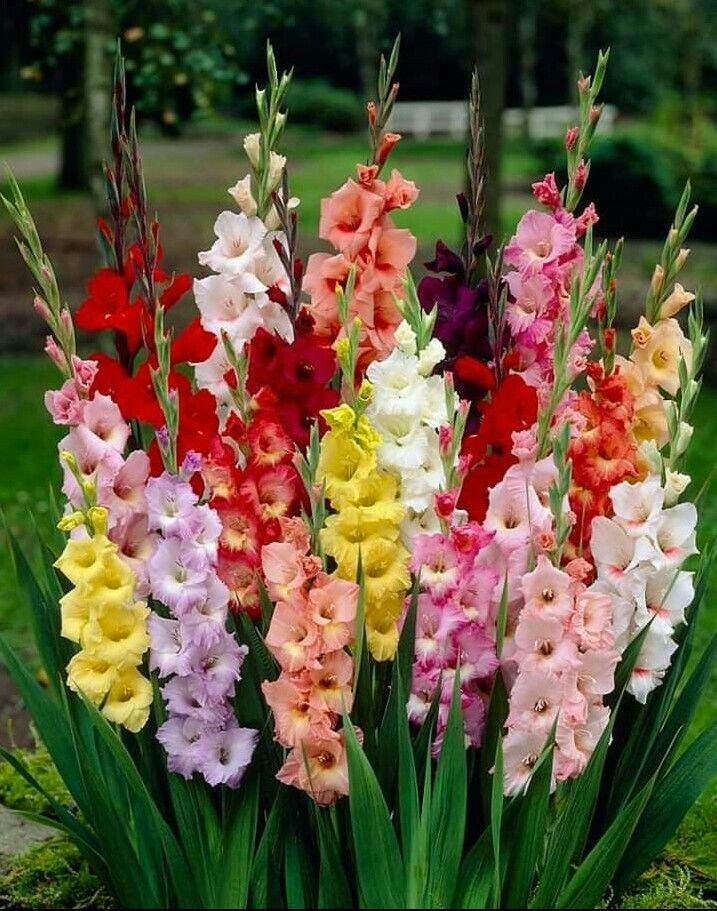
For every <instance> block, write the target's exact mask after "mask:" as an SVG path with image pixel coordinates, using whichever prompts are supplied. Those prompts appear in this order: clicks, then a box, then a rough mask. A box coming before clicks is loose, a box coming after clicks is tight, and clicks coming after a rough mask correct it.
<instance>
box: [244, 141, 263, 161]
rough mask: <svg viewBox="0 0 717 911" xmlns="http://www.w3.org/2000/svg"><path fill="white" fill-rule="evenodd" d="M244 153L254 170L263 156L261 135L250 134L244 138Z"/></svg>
mask: <svg viewBox="0 0 717 911" xmlns="http://www.w3.org/2000/svg"><path fill="white" fill-rule="evenodd" d="M244 151H245V152H246V156H247V158H248V159H249V161H250V162H251V165H252V167H253V168H256V167H258V165H259V156H260V155H261V134H260V133H249V135H248V136H245V137H244Z"/></svg>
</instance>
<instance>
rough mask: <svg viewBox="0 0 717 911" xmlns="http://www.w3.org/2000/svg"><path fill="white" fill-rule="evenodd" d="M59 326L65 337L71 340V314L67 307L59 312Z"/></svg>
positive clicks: (72, 329) (72, 330)
mask: <svg viewBox="0 0 717 911" xmlns="http://www.w3.org/2000/svg"><path fill="white" fill-rule="evenodd" d="M60 325H61V326H62V329H63V331H64V332H65V335H66V337H67V338H72V335H73V332H74V328H73V325H72V314H71V313H70V311H69V310H68V309H67V307H63V308H62V310H60Z"/></svg>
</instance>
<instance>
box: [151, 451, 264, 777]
mask: <svg viewBox="0 0 717 911" xmlns="http://www.w3.org/2000/svg"><path fill="white" fill-rule="evenodd" d="M198 467H199V465H198V460H195V459H194V458H191V457H190V459H188V460H187V462H185V466H184V470H183V473H184V474H185V475H186V476H187V477H189V476H191V474H193V473H194V471H196V470H197V468H198ZM147 501H148V508H149V521H150V527H151V528H152V529H153V530H154V531H157V532H158V533H159V534H160V535H161V540H160V542H159V544H158V546H157V549H156V551H155V553H154V555H153V556H152V558H151V559H150V561H149V576H150V583H151V586H152V595H153V596H154V598H155V599H156V600H158V601H160V602H161V603H162V604H164V605H166V606H167V608H168V609H169V612H170V616H169V617H162V616H160V615H159V614H153V615H152V617H151V619H150V627H149V628H150V635H151V639H152V650H151V654H150V667H151V669H152V670H154V671H156V672H157V674H158V676H159V677H160V678H170V679H169V680H167V681H166V682H165V683H164V685H163V686H162V696H163V697H164V700H165V702H166V705H167V712H168V715H169V717H168V719H167V720H166V721H165V722H164V724H162V726H161V727H160V728H159V730H158V731H157V739H158V740H159V741H160V743H162V745H163V746H164V748H165V749H166V751H167V757H168V765H169V768H170V770H172V771H174V772H178V773H179V774H181V775H183V776H184V777H185V778H191V776H192V775H193V774H194V773H195V772H198V773H199V774H201V775H202V776H203V777H204V778H205V779H206V781H208V782H209V784H211V785H217V784H225V785H227V786H229V787H233V788H236V787H238V786H239V783H240V782H241V779H242V776H243V774H244V771H245V770H246V768H247V766H248V765H249V762H250V761H251V757H252V754H253V751H254V746H255V743H256V738H257V732H256V731H253V730H250V729H248V728H242V727H240V726H239V723H238V721H237V718H236V715H235V713H234V708H233V705H232V698H233V696H234V692H235V687H236V684H237V681H238V680H239V679H240V670H241V665H242V662H243V660H244V657H245V655H246V653H247V649H246V646H240V645H239V644H238V643H237V641H236V639H235V638H234V636H233V635H232V634H231V633H230V632H229V631H228V630H227V628H226V621H227V603H228V601H229V592H228V590H227V588H226V586H225V585H224V584H223V583H222V582H221V581H220V580H219V579H218V578H217V576H216V563H217V547H218V545H217V542H218V539H219V535H220V533H221V523H220V522H219V519H218V517H217V515H216V513H215V512H214V510H213V509H211V507H209V506H208V505H206V504H200V503H199V502H198V497H197V495H196V494H195V493H194V491H193V489H192V486H191V484H190V483H189V480H187V479H185V478H183V477H179V476H176V475H170V474H168V473H166V472H165V473H164V474H162V475H161V476H160V477H158V478H152V479H151V480H150V481H149V483H148V485H147Z"/></svg>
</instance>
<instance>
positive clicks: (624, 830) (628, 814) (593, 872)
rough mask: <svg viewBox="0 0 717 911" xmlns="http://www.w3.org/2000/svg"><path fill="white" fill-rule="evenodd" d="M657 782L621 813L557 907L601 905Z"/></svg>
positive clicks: (573, 879)
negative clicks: (600, 902)
mask: <svg viewBox="0 0 717 911" xmlns="http://www.w3.org/2000/svg"><path fill="white" fill-rule="evenodd" d="M653 785H654V779H653V780H652V781H651V782H650V783H649V784H647V785H646V786H645V787H644V788H643V789H642V790H641V791H640V793H639V794H637V796H636V797H633V799H632V800H631V801H630V802H629V803H628V804H627V806H625V807H623V809H622V810H621V811H620V812H619V813H618V815H617V816H616V817H615V819H614V821H613V822H612V824H611V825H610V827H609V828H608V830H607V831H606V832H605V834H604V835H603V836H602V838H601V839H600V840H599V841H598V843H597V844H596V845H595V847H594V848H593V849H592V851H591V852H590V853H589V854H588V856H587V857H586V858H585V860H584V861H583V862H582V863H581V864H580V866H579V867H578V868H577V870H576V871H575V873H574V875H573V876H572V877H571V879H570V880H569V882H568V884H567V886H566V887H565V888H564V889H563V890H562V892H561V893H560V895H559V896H558V900H557V902H556V904H555V907H556V908H572V909H577V908H595V907H597V905H598V903H599V901H600V900H601V899H602V897H603V895H604V894H605V891H606V889H607V887H608V886H609V885H610V882H611V881H612V878H613V876H614V874H615V871H616V870H617V868H618V865H619V863H620V861H621V859H622V857H623V855H624V854H625V852H626V851H628V850H629V846H630V841H631V838H632V834H633V832H634V831H635V828H636V827H637V824H638V823H639V821H640V817H641V815H642V812H643V810H644V809H645V806H646V805H647V802H648V800H649V799H650V795H651V794H652V790H653ZM543 875H545V873H544V874H543ZM535 907H539V906H538V905H535Z"/></svg>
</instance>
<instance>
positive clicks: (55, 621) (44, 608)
mask: <svg viewBox="0 0 717 911" xmlns="http://www.w3.org/2000/svg"><path fill="white" fill-rule="evenodd" d="M5 532H6V534H7V539H8V541H9V543H10V553H11V556H12V561H13V564H14V567H15V573H16V575H17V580H18V582H19V584H20V586H21V587H22V589H23V590H24V591H25V594H26V596H27V601H28V604H29V606H30V611H29V616H30V623H31V626H32V635H33V639H34V641H35V645H36V646H37V651H38V654H39V656H40V661H41V662H42V666H43V667H44V668H45V671H46V672H47V676H48V679H49V680H50V683H51V686H52V687H53V688H55V689H56V688H57V687H59V686H62V685H63V684H62V682H61V679H60V675H61V674H62V673H63V672H64V670H65V665H66V663H67V660H69V659H68V658H67V651H68V650H66V649H64V648H63V647H62V646H63V640H62V639H61V638H60V608H59V605H58V604H56V603H55V604H51V603H50V600H49V598H48V596H47V594H46V593H45V592H44V591H43V590H42V587H41V586H40V584H39V582H38V581H37V577H36V576H35V573H34V572H33V570H32V567H31V566H30V564H29V562H28V560H27V557H26V556H25V554H24V552H23V550H22V548H21V547H20V545H19V544H18V541H17V538H16V537H15V535H14V534H13V533H12V531H11V530H10V528H9V527H8V526H7V524H6V526H5ZM49 571H52V568H51V567H50V570H49Z"/></svg>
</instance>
